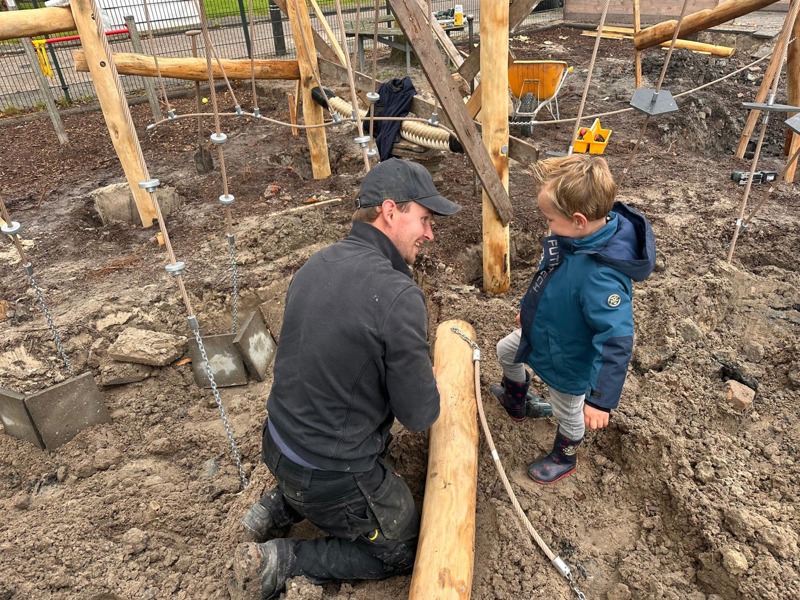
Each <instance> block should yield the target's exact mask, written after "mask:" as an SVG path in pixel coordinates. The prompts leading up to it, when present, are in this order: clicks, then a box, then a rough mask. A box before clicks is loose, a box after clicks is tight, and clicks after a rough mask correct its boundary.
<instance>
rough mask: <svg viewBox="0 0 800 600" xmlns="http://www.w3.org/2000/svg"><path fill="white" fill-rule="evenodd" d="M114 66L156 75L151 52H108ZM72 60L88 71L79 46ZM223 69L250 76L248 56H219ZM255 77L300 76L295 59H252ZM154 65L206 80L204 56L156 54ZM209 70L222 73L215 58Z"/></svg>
mask: <svg viewBox="0 0 800 600" xmlns="http://www.w3.org/2000/svg"><path fill="white" fill-rule="evenodd" d="M112 56H113V58H114V63H115V64H116V66H117V72H118V73H121V74H123V75H141V76H142V77H156V76H157V72H156V62H155V59H154V58H153V57H152V55H147V54H134V53H132V52H114V54H113V55H112ZM72 57H73V60H74V61H75V70H76V71H88V70H89V66H88V65H87V64H86V57H85V55H84V53H83V51H82V50H74V51H73V52H72ZM219 62H220V63H222V67H223V69H225V75H227V76H228V79H244V80H249V79H250V78H251V76H252V73H251V71H250V59H249V58H240V59H228V58H222V59H220V60H219ZM253 66H254V68H255V77H256V79H285V80H295V81H296V80H298V79H300V67H299V66H298V64H297V61H296V60H261V59H256V60H254V61H253ZM158 68H159V70H160V71H161V76H162V77H171V78H173V79H185V80H187V81H208V65H207V63H206V59H205V58H188V57H187V58H171V57H167V56H162V57H159V59H158ZM211 70H212V72H213V73H214V77H219V78H221V77H222V70H220V68H219V64H218V62H217V61H213V62H212V63H211Z"/></svg>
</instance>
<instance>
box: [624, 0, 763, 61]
mask: <svg viewBox="0 0 800 600" xmlns="http://www.w3.org/2000/svg"><path fill="white" fill-rule="evenodd" d="M777 1H778V0H726V1H725V2H723V3H722V4H720V5H719V6H717V7H716V8H712V9H707V10H701V11H698V12H696V13H692V14H690V15H686V16H685V17H684V18H683V22H682V23H681V30H680V35H682V36H683V37H686V36H688V35H691V34H693V33H697V32H698V31H703V30H704V29H708V28H709V27H714V26H715V25H720V24H721V23H725V22H726V21H730V20H732V19H735V18H737V17H741V16H742V15H746V14H748V13H751V12H753V11H754V10H760V9H762V8H764V7H765V6H769V5H770V4H775V2H777ZM677 24H678V22H677V21H676V20H671V21H664V22H663V23H659V24H658V25H653V26H652V27H648V28H647V29H642V30H641V31H640V32H639V33H637V34H636V35H634V37H633V45H634V47H635V48H636V49H637V50H644V49H645V48H652V47H653V46H656V45H658V44H660V43H661V42H666V41H669V40H671V39H672V34H673V33H674V32H675V26H676V25H677Z"/></svg>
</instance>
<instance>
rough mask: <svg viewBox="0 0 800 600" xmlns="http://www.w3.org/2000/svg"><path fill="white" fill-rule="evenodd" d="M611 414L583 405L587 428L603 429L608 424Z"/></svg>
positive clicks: (584, 420)
mask: <svg viewBox="0 0 800 600" xmlns="http://www.w3.org/2000/svg"><path fill="white" fill-rule="evenodd" d="M608 417H609V414H608V413H607V412H605V411H603V410H597V409H596V408H593V407H591V406H589V405H588V404H584V405H583V422H584V423H585V424H586V429H602V428H603V427H605V426H606V425H608Z"/></svg>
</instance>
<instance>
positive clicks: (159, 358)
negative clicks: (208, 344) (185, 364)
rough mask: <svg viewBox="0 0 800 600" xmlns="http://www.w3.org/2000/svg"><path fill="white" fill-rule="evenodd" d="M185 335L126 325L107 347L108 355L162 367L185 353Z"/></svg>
mask: <svg viewBox="0 0 800 600" xmlns="http://www.w3.org/2000/svg"><path fill="white" fill-rule="evenodd" d="M187 347H188V343H187V340H186V338H185V337H183V336H177V335H172V334H170V333H160V332H158V331H147V330H145V329H136V328H135V327H128V328H127V329H125V330H124V331H123V332H122V333H120V334H119V337H117V340H116V341H115V342H114V343H113V344H111V346H109V347H108V357H109V358H112V359H114V360H121V361H124V362H132V363H139V364H143V365H153V366H156V367H164V366H166V365H168V364H169V363H171V362H173V361H175V360H177V359H179V358H180V357H181V356H183V355H184V354H185V353H186V349H187Z"/></svg>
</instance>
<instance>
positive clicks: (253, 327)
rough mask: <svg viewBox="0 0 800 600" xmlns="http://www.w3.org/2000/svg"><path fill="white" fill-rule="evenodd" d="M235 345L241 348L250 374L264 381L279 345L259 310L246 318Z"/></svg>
mask: <svg viewBox="0 0 800 600" xmlns="http://www.w3.org/2000/svg"><path fill="white" fill-rule="evenodd" d="M233 345H234V346H236V348H237V350H239V354H241V356H242V360H243V361H244V364H245V366H246V367H247V370H248V371H249V372H250V374H251V375H252V376H253V377H255V378H256V379H257V380H258V381H264V379H266V377H267V371H268V370H269V366H270V365H271V364H272V360H273V359H274V358H275V350H276V349H277V347H278V345H277V344H276V343H275V339H274V338H273V337H272V334H271V333H270V331H269V329H267V326H266V325H264V321H263V320H262V319H261V314H260V313H259V312H258V311H253V312H251V313H250V314H248V315H247V316H246V317H245V318H244V320H243V321H242V325H241V329H240V330H239V333H238V334H237V335H236V337H235V338H234V339H233Z"/></svg>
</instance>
